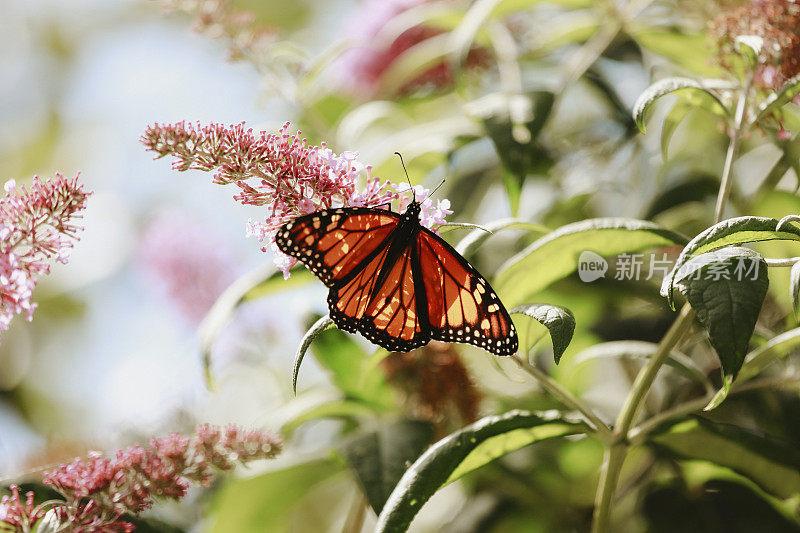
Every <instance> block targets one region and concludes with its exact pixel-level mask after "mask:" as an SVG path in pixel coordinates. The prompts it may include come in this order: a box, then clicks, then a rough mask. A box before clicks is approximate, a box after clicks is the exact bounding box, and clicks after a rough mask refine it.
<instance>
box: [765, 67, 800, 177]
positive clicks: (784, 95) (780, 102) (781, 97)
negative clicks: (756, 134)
mask: <svg viewBox="0 0 800 533" xmlns="http://www.w3.org/2000/svg"><path fill="white" fill-rule="evenodd" d="M798 94H800V74H798V75H796V76H795V77H793V78H792V79H790V80H789V81H788V82H786V84H785V85H784V86H783V87H782V88H781V89H780V91H777V92H775V93H773V94H772V95H770V97H769V98H768V99H767V100H766V101H765V102H764V103H763V104H762V105H761V110H760V111H759V113H758V116H757V117H756V119H755V120H754V121H753V122H755V123H758V122H760V121H762V120H763V119H765V118H767V117H769V116H770V115H772V114H773V113H775V112H777V111H778V110H779V109H780V108H782V107H783V106H785V105H786V104H788V103H789V102H791V101H792V99H793V98H794V97H795V96H797V95H798ZM798 179H800V176H798Z"/></svg>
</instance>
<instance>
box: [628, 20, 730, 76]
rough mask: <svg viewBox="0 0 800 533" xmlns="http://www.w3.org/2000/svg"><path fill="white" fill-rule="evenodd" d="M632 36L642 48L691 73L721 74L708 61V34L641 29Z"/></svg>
mask: <svg viewBox="0 0 800 533" xmlns="http://www.w3.org/2000/svg"><path fill="white" fill-rule="evenodd" d="M632 36H633V38H634V39H635V40H636V42H638V43H639V44H640V45H642V46H643V47H644V48H646V49H648V50H650V51H651V52H654V53H655V54H657V55H660V56H662V57H666V58H667V59H669V60H671V61H672V62H673V63H675V64H676V65H680V66H682V67H684V68H686V69H688V70H690V71H691V72H694V73H697V74H701V75H704V76H719V75H720V74H721V73H722V70H721V69H720V68H718V67H715V66H712V65H713V62H712V61H709V59H711V55H712V52H711V51H710V49H709V46H708V34H707V33H706V32H704V31H703V32H697V33H680V32H676V31H660V30H652V29H650V28H643V29H641V30H636V31H634V32H633V35H632ZM707 50H708V52H706V51H707ZM704 52H706V53H704Z"/></svg>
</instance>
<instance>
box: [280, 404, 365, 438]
mask: <svg viewBox="0 0 800 533" xmlns="http://www.w3.org/2000/svg"><path fill="white" fill-rule="evenodd" d="M374 414H375V411H374V410H372V409H370V408H369V407H368V406H366V405H364V404H363V403H361V402H356V401H352V400H334V401H330V402H325V403H323V404H319V405H315V406H313V407H312V408H310V409H308V410H306V411H303V412H302V413H300V414H299V415H297V416H295V417H294V418H292V419H291V420H289V421H287V422H286V423H285V424H283V426H281V435H283V436H284V437H285V438H287V439H288V438H290V437H291V436H292V434H293V433H294V432H295V431H296V430H297V428H299V427H300V426H302V425H303V424H305V423H307V422H311V421H312V420H320V419H324V418H341V419H350V418H363V417H368V416H371V415H374Z"/></svg>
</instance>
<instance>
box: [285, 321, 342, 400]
mask: <svg viewBox="0 0 800 533" xmlns="http://www.w3.org/2000/svg"><path fill="white" fill-rule="evenodd" d="M333 326H334V324H333V320H331V317H329V316H328V315H325V316H324V317H322V318H320V319H319V320H317V321H316V322H315V323H314V325H313V326H311V328H310V329H309V330H308V331H307V332H306V334H305V335H303V339H302V340H301V341H300V346H299V347H298V348H297V353H296V354H295V356H294V365H293V368H292V392H294V393H295V394H297V375H298V374H299V373H300V365H301V364H302V363H303V358H304V357H305V356H306V352H307V351H308V348H309V347H310V346H311V343H312V342H314V339H316V338H317V337H318V336H319V334H320V333H322V332H323V331H325V330H326V329H330V328H332V327H333Z"/></svg>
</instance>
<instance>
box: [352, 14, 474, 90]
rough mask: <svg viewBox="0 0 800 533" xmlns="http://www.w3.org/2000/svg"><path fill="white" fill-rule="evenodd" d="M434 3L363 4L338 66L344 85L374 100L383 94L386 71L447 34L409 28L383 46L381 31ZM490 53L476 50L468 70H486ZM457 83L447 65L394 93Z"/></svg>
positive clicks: (424, 73)
mask: <svg viewBox="0 0 800 533" xmlns="http://www.w3.org/2000/svg"><path fill="white" fill-rule="evenodd" d="M432 1H433V0H368V1H366V2H364V3H363V4H362V5H361V7H360V8H359V10H358V11H357V12H356V13H355V15H354V17H353V24H352V27H353V28H354V30H353V32H352V34H351V35H350V36H349V38H350V39H352V40H353V41H354V44H353V47H352V49H350V50H348V51H347V52H346V53H345V54H343V55H342V57H341V58H340V60H339V61H338V63H337V68H336V74H337V78H338V80H339V82H340V83H341V85H342V86H343V87H344V88H345V89H347V90H349V91H351V92H353V93H354V94H356V95H358V96H360V97H361V98H365V99H368V98H374V97H375V96H376V95H377V93H378V92H379V91H380V82H381V78H382V77H383V75H384V74H385V73H386V71H387V70H388V69H389V68H390V67H391V66H392V64H393V63H394V62H395V61H397V59H398V58H399V57H400V56H402V55H403V54H404V53H405V52H406V51H407V50H409V49H410V48H412V47H413V46H415V45H417V44H419V43H421V42H423V41H425V40H427V39H430V38H431V37H434V36H436V35H441V34H442V33H444V30H441V29H439V28H435V27H432V26H425V25H419V26H415V27H413V28H409V29H407V30H406V31H404V32H403V33H402V34H400V35H399V36H398V37H397V38H396V39H395V40H394V41H392V42H391V43H389V44H388V45H387V44H383V40H382V39H381V37H380V35H381V31H382V30H383V29H384V28H385V27H386V26H387V25H388V24H389V22H390V21H391V20H392V19H393V18H395V17H397V16H398V15H400V14H401V13H404V12H405V11H408V10H409V9H412V8H414V7H416V6H419V5H421V4H426V3H430V2H432ZM488 56H489V54H488V52H487V51H486V50H485V49H483V48H477V47H476V48H473V49H472V50H470V52H469V54H468V57H467V60H466V62H467V67H483V66H485V65H486V64H487V63H488ZM453 81H454V73H453V68H452V66H451V65H450V64H448V63H447V62H445V61H441V62H439V63H436V64H433V65H431V66H428V67H426V68H425V69H424V70H422V71H421V72H419V73H417V74H415V76H414V77H413V78H412V79H409V80H406V82H405V84H404V85H403V86H401V87H395V88H393V90H394V91H395V92H396V93H397V94H406V93H409V92H413V91H414V90H415V89H417V88H420V87H423V86H432V87H435V88H442V87H448V86H450V85H452V83H453Z"/></svg>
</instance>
